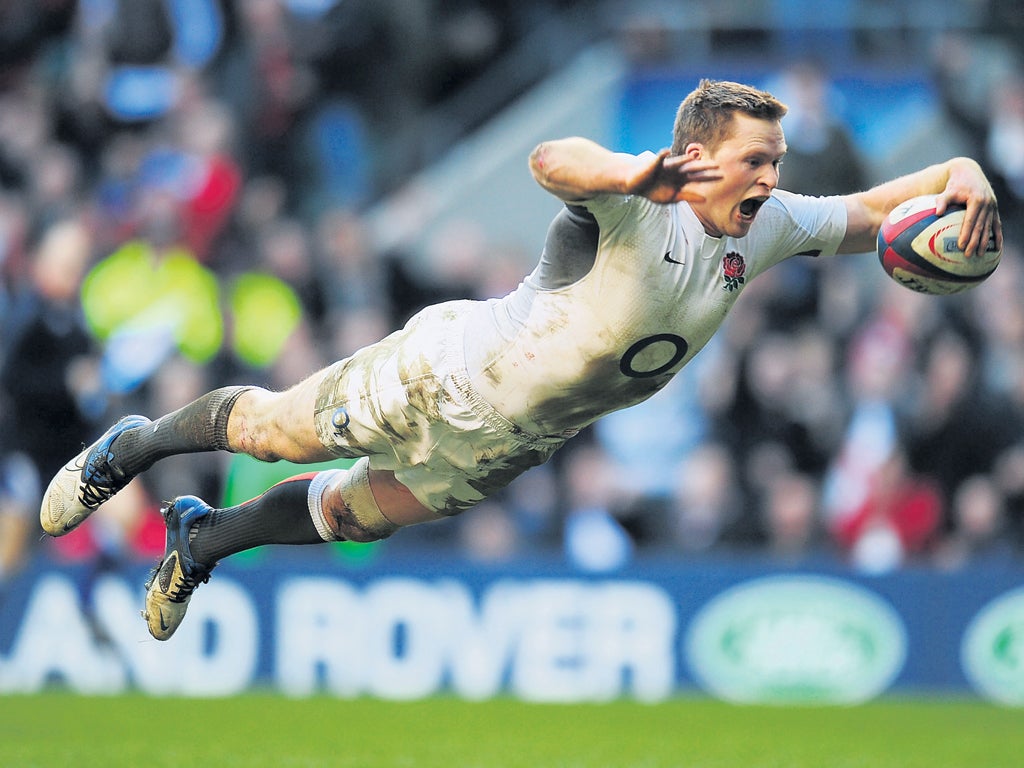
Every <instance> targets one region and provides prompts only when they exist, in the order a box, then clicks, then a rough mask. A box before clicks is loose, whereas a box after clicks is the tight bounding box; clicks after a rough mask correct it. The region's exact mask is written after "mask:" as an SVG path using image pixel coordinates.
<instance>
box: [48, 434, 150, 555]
mask: <svg viewBox="0 0 1024 768" xmlns="http://www.w3.org/2000/svg"><path fill="white" fill-rule="evenodd" d="M149 423H150V421H149V419H147V418H146V417H145V416H125V417H124V418H122V419H121V420H120V421H119V422H117V423H116V424H115V425H114V426H112V427H111V428H110V429H108V430H107V431H106V432H105V433H104V434H103V436H102V437H101V438H100V439H99V440H97V441H96V442H95V443H93V444H92V445H90V446H89V447H88V448H86V449H85V450H84V451H82V452H81V453H80V454H78V455H77V456H76V457H75V458H74V459H72V460H71V461H70V462H69V463H68V464H65V465H64V468H63V469H61V470H60V471H59V472H58V473H57V474H56V475H54V477H53V479H52V480H51V481H50V485H49V486H48V487H47V489H46V493H45V494H44V495H43V503H42V507H41V508H40V510H39V522H40V524H41V525H42V526H43V530H44V531H46V532H47V533H48V534H50V535H51V536H63V535H64V534H65V533H70V532H71V531H73V530H74V529H75V528H77V527H78V526H79V525H81V523H82V522H83V521H84V520H85V519H86V518H87V517H88V516H89V515H91V514H92V513H93V512H95V511H96V509H97V507H99V505H100V504H102V503H103V502H105V501H106V500H107V499H109V498H110V497H111V496H113V495H114V494H115V493H117V492H118V491H120V490H121V489H122V488H124V487H125V486H126V485H128V483H129V482H130V481H131V479H132V477H133V475H128V474H126V473H125V472H123V471H122V470H121V469H120V468H119V467H118V466H117V463H116V455H115V451H114V447H113V443H114V441H115V440H116V439H117V438H118V437H119V436H120V435H121V434H122V433H123V432H125V431H126V430H129V429H132V428H134V427H141V426H142V425H144V424H149Z"/></svg>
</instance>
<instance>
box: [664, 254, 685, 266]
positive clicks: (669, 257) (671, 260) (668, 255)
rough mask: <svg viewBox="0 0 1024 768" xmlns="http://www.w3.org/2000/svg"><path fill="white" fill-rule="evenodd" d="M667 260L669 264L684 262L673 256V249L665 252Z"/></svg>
mask: <svg viewBox="0 0 1024 768" xmlns="http://www.w3.org/2000/svg"><path fill="white" fill-rule="evenodd" d="M665 261H667V262H668V263H669V264H682V263H683V262H681V261H676V260H675V259H673V258H672V251H666V252H665Z"/></svg>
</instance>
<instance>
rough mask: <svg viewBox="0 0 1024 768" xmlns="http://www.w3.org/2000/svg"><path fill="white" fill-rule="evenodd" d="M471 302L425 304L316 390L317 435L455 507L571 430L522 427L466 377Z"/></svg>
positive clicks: (329, 373) (448, 510) (530, 462)
mask: <svg viewBox="0 0 1024 768" xmlns="http://www.w3.org/2000/svg"><path fill="white" fill-rule="evenodd" d="M474 306H476V302H473V301H452V302H446V303H442V304H438V305H434V306H431V307H427V308H426V309H424V310H422V311H421V312H419V313H418V314H416V315H415V316H414V317H413V318H412V319H410V320H409V322H408V323H407V324H406V326H405V327H404V328H402V329H401V330H398V331H395V332H394V333H392V334H390V335H389V336H386V337H385V338H384V339H382V340H381V341H379V342H377V343H375V344H371V345H369V346H367V347H364V348H363V349H361V350H359V351H358V352H356V353H355V354H353V355H352V356H351V357H348V358H346V359H344V360H341V361H339V362H337V363H334V364H333V365H331V366H330V367H329V368H328V369H327V370H326V373H325V376H324V378H323V380H322V381H321V384H320V388H319V391H318V392H317V401H316V412H315V414H314V418H315V420H316V429H317V434H318V435H319V437H320V441H321V442H322V443H323V444H324V446H325V447H327V449H328V450H330V451H332V452H333V453H335V454H336V455H337V456H339V457H347V458H357V457H360V456H368V457H369V459H370V468H371V469H381V470H391V471H393V472H394V473H395V477H396V478H397V479H398V481H399V482H401V483H402V484H403V485H404V486H406V487H407V488H408V489H409V490H410V491H411V492H412V493H413V495H414V496H415V497H416V498H417V500H419V502H420V503H421V504H423V505H424V506H425V507H427V508H428V509H430V510H431V511H433V512H436V513H437V514H439V515H445V516H447V515H456V514H458V513H460V512H463V511H464V510H466V509H468V508H470V507H472V506H473V505H474V504H476V503H477V502H479V501H481V500H483V499H485V498H486V497H488V496H490V495H491V494H493V493H494V492H495V491H497V490H499V489H501V488H503V487H505V486H506V485H508V483H510V482H511V481H512V480H513V479H515V478H516V477H518V476H519V475H520V474H522V473H523V472H525V471H526V470H527V469H529V468H530V467H534V466H537V465H539V464H543V463H544V462H545V461H547V460H548V458H550V456H551V454H552V453H554V452H555V451H556V450H557V449H558V448H560V447H561V446H562V445H563V444H564V443H565V441H566V440H567V439H568V438H569V437H571V436H572V434H574V432H568V433H564V434H559V435H536V434H532V433H530V432H526V431H525V430H522V429H520V428H519V427H517V426H516V425H515V424H513V423H512V422H510V421H509V420H508V419H506V418H505V417H504V416H502V415H501V414H500V413H498V412H497V411H496V410H494V408H492V407H491V406H490V405H489V404H488V403H487V402H486V401H484V400H483V398H481V397H480V396H479V395H478V394H477V393H476V391H475V390H474V388H473V387H472V385H471V384H470V380H469V375H468V373H467V372H466V363H465V355H464V352H463V331H464V328H465V324H466V317H467V315H468V314H469V312H470V311H471V310H472V308H473V307H474Z"/></svg>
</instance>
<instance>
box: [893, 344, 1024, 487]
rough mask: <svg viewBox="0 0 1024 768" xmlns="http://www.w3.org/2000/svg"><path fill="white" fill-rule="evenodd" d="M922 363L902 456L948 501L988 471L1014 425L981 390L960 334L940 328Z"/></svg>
mask: <svg viewBox="0 0 1024 768" xmlns="http://www.w3.org/2000/svg"><path fill="white" fill-rule="evenodd" d="M923 358H924V364H923V370H922V371H921V374H922V382H921V384H922V386H921V390H920V392H918V393H917V394H916V396H915V397H914V399H913V403H912V405H911V406H909V407H908V409H907V410H908V411H909V418H908V419H907V420H906V423H905V425H904V436H905V440H906V447H907V454H908V457H909V460H910V463H911V466H912V467H914V468H915V469H916V470H917V471H919V472H927V473H928V474H930V475H931V476H932V477H933V478H935V481H936V482H937V484H938V486H939V488H940V489H941V492H942V494H943V496H944V498H946V499H952V497H953V494H954V493H955V492H956V489H957V488H958V487H959V486H960V484H961V483H962V482H963V481H964V480H966V479H967V478H968V477H970V476H972V475H976V474H980V473H987V472H991V471H992V467H993V464H994V462H995V459H996V456H998V454H999V453H1000V452H1001V451H1002V450H1003V449H1004V448H1005V447H1006V446H1008V445H1009V444H1010V443H1011V442H1012V441H1013V440H1014V439H1016V438H1017V437H1018V431H1017V430H1018V426H1019V425H1018V424H1016V423H1014V422H1013V421H1012V420H1008V419H1007V416H1006V413H1005V410H1004V404H1005V403H1004V401H1002V400H1001V399H999V398H997V397H995V396H994V395H993V394H992V393H991V392H989V391H987V390H986V389H985V388H984V383H983V380H982V379H981V377H980V375H979V374H980V366H979V365H978V364H977V352H976V347H975V346H974V345H972V344H971V342H970V341H969V340H968V339H967V338H965V337H964V336H963V335H962V334H960V333H957V332H955V331H953V330H951V329H949V328H946V329H943V330H942V331H941V332H940V333H938V334H937V335H936V336H935V338H933V339H931V340H929V343H927V344H926V345H925V346H924V349H923Z"/></svg>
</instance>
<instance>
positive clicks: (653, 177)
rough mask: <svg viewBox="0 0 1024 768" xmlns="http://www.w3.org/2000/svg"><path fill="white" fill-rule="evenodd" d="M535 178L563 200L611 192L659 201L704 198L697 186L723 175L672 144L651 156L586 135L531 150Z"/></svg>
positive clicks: (710, 163) (582, 198) (540, 145)
mask: <svg viewBox="0 0 1024 768" xmlns="http://www.w3.org/2000/svg"><path fill="white" fill-rule="evenodd" d="M530 171H531V172H532V173H533V178H534V179H536V181H537V183H538V184H540V185H541V186H542V187H544V189H546V190H547V191H548V192H550V193H551V194H553V195H555V196H556V197H558V198H561V199H562V200H567V201H575V200H586V199H589V198H591V197H594V196H595V195H599V194H605V193H611V194H625V195H642V196H643V197H646V198H647V199H649V200H651V201H653V202H656V203H675V202H679V201H681V200H687V201H690V202H700V201H702V200H703V199H704V197H703V195H701V194H700V193H699V192H698V191H697V190H696V188H695V185H697V184H699V183H701V182H705V181H714V180H716V179H719V178H721V174H720V173H718V166H717V165H716V164H715V163H713V162H710V161H707V160H691V159H689V158H687V157H685V156H674V155H671V154H670V153H669V151H668V150H667V149H665V150H662V151H661V152H660V153H658V154H657V155H653V156H651V157H637V156H636V155H629V154H625V153H622V152H612V151H611V150H609V149H606V148H605V147H602V146H601V145H600V144H597V143H596V142H593V141H591V140H590V139H584V138H580V137H572V138H568V139H558V140H556V141H546V142H544V143H542V144H539V145H538V146H537V147H536V149H534V150H533V152H532V153H531V154H530Z"/></svg>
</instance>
